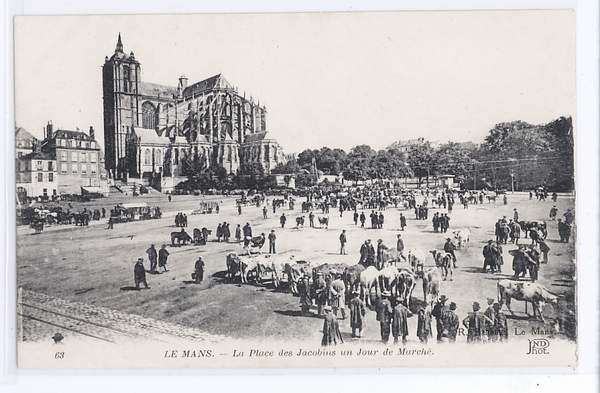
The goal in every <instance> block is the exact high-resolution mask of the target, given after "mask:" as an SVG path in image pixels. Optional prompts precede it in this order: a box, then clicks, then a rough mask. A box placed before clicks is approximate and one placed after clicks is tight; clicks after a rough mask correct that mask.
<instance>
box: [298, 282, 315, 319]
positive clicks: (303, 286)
mask: <svg viewBox="0 0 600 393" xmlns="http://www.w3.org/2000/svg"><path fill="white" fill-rule="evenodd" d="M298 295H299V296H300V309H301V310H302V315H307V314H308V313H309V311H310V306H311V305H312V300H311V298H310V277H309V275H308V274H304V276H303V277H302V279H301V280H300V282H299V283H298Z"/></svg>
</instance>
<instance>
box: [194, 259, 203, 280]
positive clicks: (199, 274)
mask: <svg viewBox="0 0 600 393" xmlns="http://www.w3.org/2000/svg"><path fill="white" fill-rule="evenodd" d="M194 280H195V283H196V284H200V283H201V282H202V280H204V260H203V259H202V257H198V259H197V260H196V263H195V264H194Z"/></svg>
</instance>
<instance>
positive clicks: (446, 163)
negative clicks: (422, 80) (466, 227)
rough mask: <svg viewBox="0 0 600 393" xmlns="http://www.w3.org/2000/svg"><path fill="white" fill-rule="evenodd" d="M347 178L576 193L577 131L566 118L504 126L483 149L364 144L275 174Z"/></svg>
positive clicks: (305, 159) (310, 155) (306, 157)
mask: <svg viewBox="0 0 600 393" xmlns="http://www.w3.org/2000/svg"><path fill="white" fill-rule="evenodd" d="M315 168H316V170H318V171H320V172H322V173H323V174H326V175H338V174H343V176H344V178H345V179H348V180H352V181H354V180H367V179H373V178H388V179H393V178H404V177H416V178H418V179H419V182H421V181H422V180H423V179H425V178H427V177H428V176H436V175H443V174H451V175H455V176H456V180H457V181H458V182H460V183H462V184H464V186H465V187H468V188H473V187H476V188H483V187H487V188H506V189H510V188H511V187H512V186H515V189H530V188H533V187H536V186H538V185H545V186H547V187H549V188H550V189H553V190H557V191H567V190H572V189H573V176H574V166H573V126H572V120H571V118H565V117H561V118H559V119H557V120H555V121H553V122H551V123H548V124H545V125H531V124H528V123H525V122H522V121H514V122H510V123H500V124H497V125H496V126H494V128H492V129H491V130H490V131H489V133H488V135H487V136H486V138H485V140H484V142H483V143H482V144H481V145H476V144H474V143H456V142H448V143H445V144H442V145H439V146H434V145H433V144H432V143H431V142H429V141H427V140H424V139H420V140H418V141H417V142H415V143H411V144H409V145H401V144H394V145H392V146H390V147H388V148H386V149H381V150H379V151H375V150H373V149H372V148H371V147H370V146H368V145H359V146H356V147H354V148H352V149H351V150H350V151H349V152H348V153H346V152H345V151H344V150H342V149H338V148H335V149H331V148H329V147H323V148H321V149H318V150H317V149H307V150H304V151H303V152H301V153H300V154H298V155H297V157H296V158H295V159H291V160H289V161H288V162H287V163H286V164H284V165H280V166H278V167H277V168H275V170H274V171H273V172H274V173H294V174H296V175H297V176H298V178H299V180H300V183H301V184H302V183H307V182H309V181H310V178H311V176H314V170H315Z"/></svg>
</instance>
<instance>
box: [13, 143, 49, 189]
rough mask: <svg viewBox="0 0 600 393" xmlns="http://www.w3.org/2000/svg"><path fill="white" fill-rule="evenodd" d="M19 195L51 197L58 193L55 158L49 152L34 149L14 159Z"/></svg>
mask: <svg viewBox="0 0 600 393" xmlns="http://www.w3.org/2000/svg"><path fill="white" fill-rule="evenodd" d="M15 169H16V185H17V195H18V196H19V197H24V196H28V197H51V196H55V195H57V193H58V181H57V180H58V179H57V175H56V160H55V159H54V157H53V155H52V154H50V153H45V152H41V151H34V152H31V153H28V154H25V155H21V156H20V157H18V158H17V160H16V168H15Z"/></svg>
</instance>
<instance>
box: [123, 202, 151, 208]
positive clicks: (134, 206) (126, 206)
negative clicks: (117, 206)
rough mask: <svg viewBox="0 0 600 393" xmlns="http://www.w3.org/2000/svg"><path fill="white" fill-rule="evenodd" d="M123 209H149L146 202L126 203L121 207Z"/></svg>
mask: <svg viewBox="0 0 600 393" xmlns="http://www.w3.org/2000/svg"><path fill="white" fill-rule="evenodd" d="M121 207H123V208H125V209H132V208H136V207H148V204H147V203H146V202H137V203H135V202H134V203H124V204H122V205H121Z"/></svg>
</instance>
